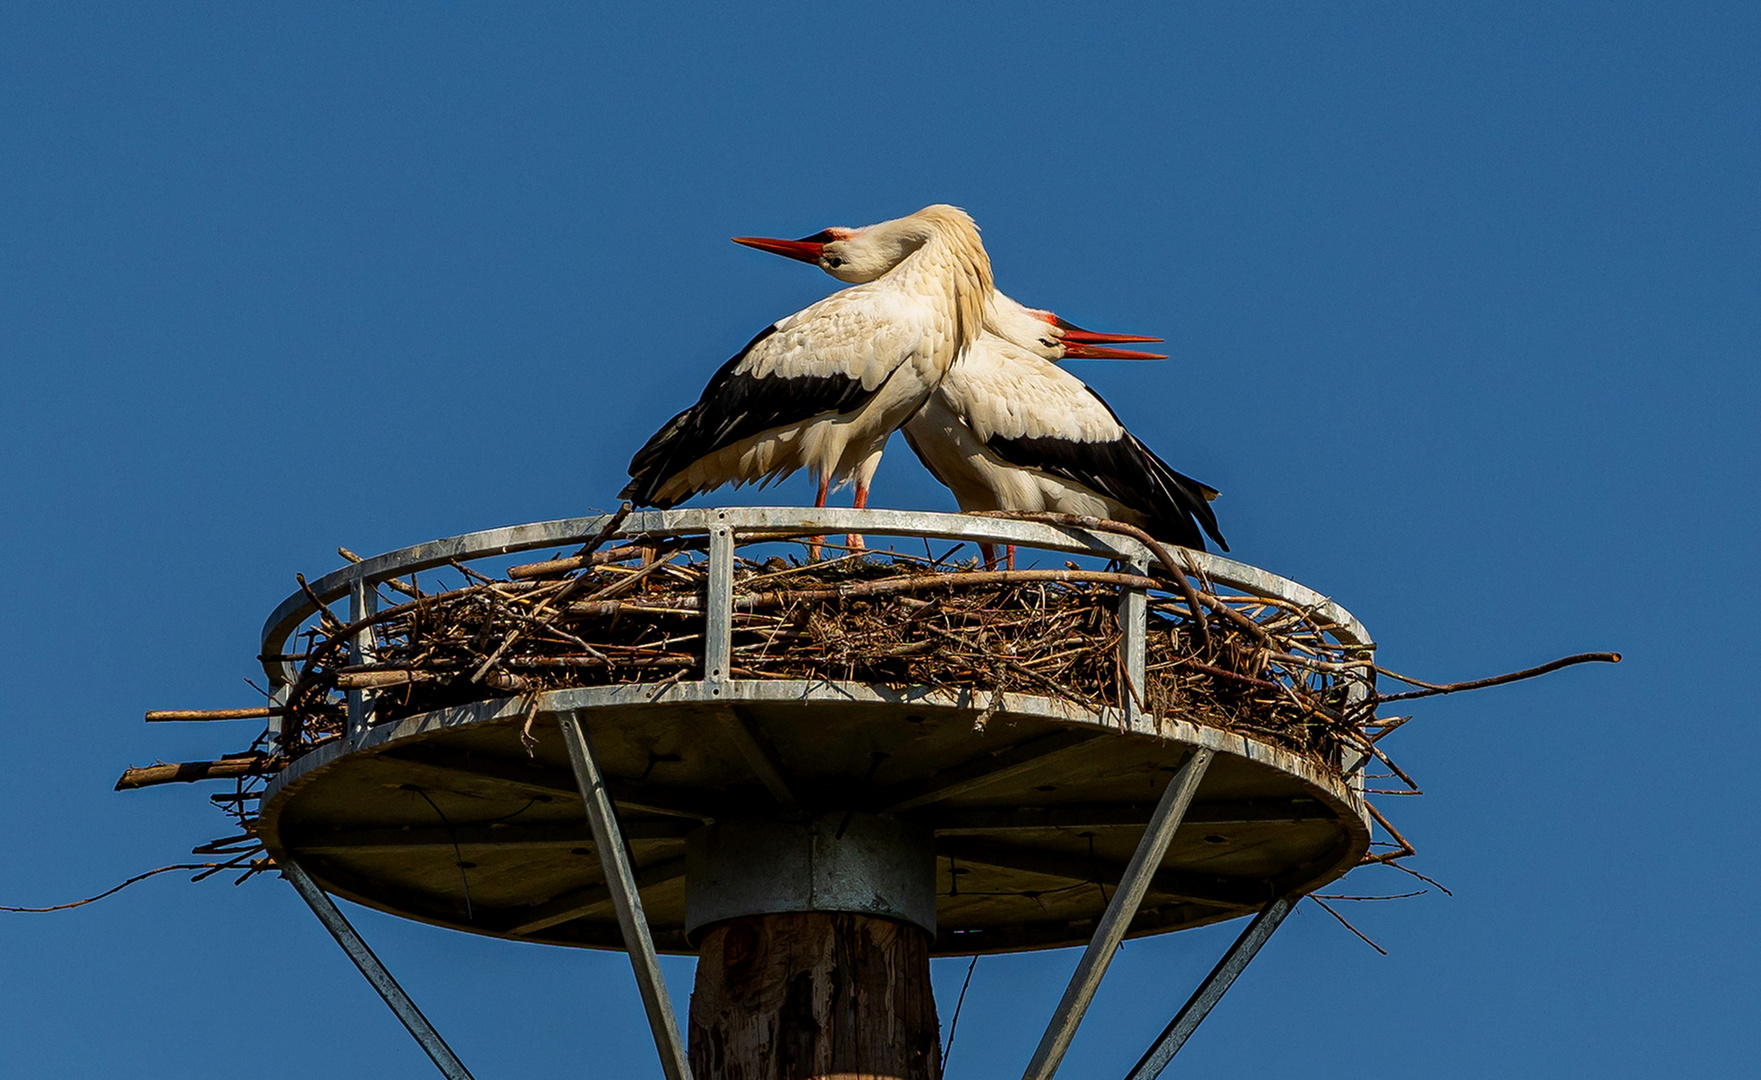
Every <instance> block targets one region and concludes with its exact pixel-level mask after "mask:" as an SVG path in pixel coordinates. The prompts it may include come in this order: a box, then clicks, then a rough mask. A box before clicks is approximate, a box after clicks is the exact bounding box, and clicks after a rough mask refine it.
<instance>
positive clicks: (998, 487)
mask: <svg viewBox="0 0 1761 1080" xmlns="http://www.w3.org/2000/svg"><path fill="white" fill-rule="evenodd" d="M847 235H849V232H848V231H846V230H837V229H828V230H826V231H825V232H822V233H819V234H817V235H816V236H811V237H806V238H804V239H801V240H774V239H769V238H760V237H739V238H736V243H741V244H745V245H746V246H748V247H755V248H758V249H760V250H763V251H769V252H772V253H774V254H779V255H785V256H788V257H790V258H793V259H798V260H800V261H802V262H811V263H814V264H815V265H817V266H819V267H820V268H821V269H822V270H824V271H825V272H826V273H828V274H830V275H832V276H833V277H836V278H839V279H840V280H845V281H850V280H874V279H875V278H877V277H879V276H880V275H884V274H886V273H887V272H888V269H889V268H888V267H886V266H885V265H884V264H882V263H879V262H875V261H864V260H860V259H852V258H850V257H849V255H848V253H847V252H846V250H845V248H844V246H843V244H844V238H845V236H847ZM1159 340H1160V339H1159V338H1152V337H1140V336H1136V335H1128V334H1100V333H1095V332H1093V331H1088V330H1083V329H1081V328H1080V327H1076V326H1074V325H1072V324H1070V323H1068V322H1066V321H1064V320H1062V319H1060V318H1058V317H1057V316H1056V315H1053V314H1052V313H1051V312H1047V311H1040V310H1038V309H1034V308H1029V307H1026V306H1024V305H1022V304H1020V303H1018V302H1016V301H1014V300H1012V299H1010V298H1009V297H1007V296H1005V295H1003V294H1002V293H993V299H992V304H991V307H990V309H989V310H988V311H987V313H986V320H985V328H984V333H983V334H981V335H980V337H979V339H978V340H977V341H976V342H975V343H974V344H973V346H972V347H971V348H970V349H968V350H967V351H966V352H965V353H964V354H962V356H961V357H960V358H959V359H958V361H957V362H956V363H955V364H954V366H953V367H952V368H951V369H950V370H949V372H948V374H947V376H946V377H945V378H944V379H943V380H942V381H941V383H940V384H939V385H938V386H937V387H936V389H935V391H934V392H933V393H932V394H931V395H930V397H929V400H928V401H926V402H925V403H924V406H923V407H922V408H921V409H920V410H919V411H918V413H917V414H916V415H914V416H913V417H911V419H910V420H908V421H907V422H906V424H905V426H904V432H905V439H906V441H907V442H908V443H909V444H910V446H911V449H912V450H913V451H914V452H915V453H916V454H917V457H918V459H919V460H920V461H922V462H923V464H924V467H925V468H927V469H928V470H929V471H930V474H931V475H932V476H934V477H935V478H936V479H937V480H938V481H940V482H941V483H942V484H943V485H944V486H946V487H947V488H948V489H949V490H950V491H952V492H953V493H954V498H955V501H956V502H958V503H959V505H960V508H961V509H962V510H966V511H974V510H1010V511H1025V512H1033V511H1054V512H1058V513H1067V514H1084V515H1091V516H1094V517H1101V518H1108V519H1111V520H1115V521H1123V522H1127V523H1129V524H1133V525H1137V526H1139V527H1140V528H1143V529H1145V530H1146V531H1148V532H1149V533H1150V534H1151V535H1152V536H1155V537H1157V538H1158V539H1162V540H1168V541H1171V542H1173V543H1176V544H1180V545H1182V546H1185V547H1192V548H1197V549H1199V550H1203V549H1204V534H1209V535H1210V537H1211V538H1212V539H1213V540H1215V541H1216V542H1217V545H1218V546H1219V547H1221V548H1222V549H1223V550H1224V551H1227V550H1229V545H1228V544H1227V543H1225V542H1224V540H1223V536H1222V533H1221V532H1220V531H1219V530H1218V527H1217V519H1216V515H1215V513H1213V512H1212V510H1211V507H1210V501H1211V500H1212V499H1214V498H1216V497H1217V491H1216V489H1215V488H1212V487H1210V486H1209V485H1207V484H1203V483H1200V482H1199V481H1197V480H1194V479H1192V478H1191V477H1189V476H1185V475H1183V474H1181V473H1179V472H1177V471H1175V470H1174V469H1173V468H1171V467H1170V466H1169V465H1168V463H1167V462H1165V461H1163V460H1162V459H1161V458H1160V457H1158V456H1156V454H1155V453H1154V452H1153V451H1151V450H1150V449H1149V447H1147V446H1145V445H1144V444H1143V443H1142V442H1141V441H1140V440H1138V439H1137V438H1136V437H1135V436H1133V435H1132V434H1131V433H1130V432H1129V431H1127V430H1126V429H1125V426H1124V425H1123V424H1121V423H1120V422H1119V418H1118V416H1117V414H1115V413H1114V412H1113V410H1112V408H1111V407H1110V406H1109V405H1108V404H1107V403H1106V402H1105V401H1104V400H1102V399H1101V397H1100V395H1099V394H1096V393H1095V392H1094V390H1093V389H1091V388H1090V387H1088V386H1087V385H1086V384H1084V383H1083V382H1082V381H1081V380H1080V379H1078V378H1076V376H1074V375H1072V374H1070V373H1069V372H1067V371H1065V370H1063V369H1062V368H1060V367H1058V366H1057V363H1056V361H1058V360H1062V359H1066V358H1084V359H1162V357H1160V356H1158V355H1157V354H1154V353H1144V352H1134V351H1128V350H1123V349H1113V348H1110V347H1107V346H1106V345H1103V344H1102V343H1108V344H1110V343H1115V342H1142V341H1159ZM1201 529H1202V530H1203V533H1201V531H1200V530H1201ZM985 554H986V560H987V561H991V562H994V561H995V559H994V556H993V555H992V553H991V552H989V551H987V552H986V553H985ZM1009 556H1010V557H1009V561H1010V563H1011V565H1012V564H1013V562H1014V552H1013V551H1011V552H1010V553H1009Z"/></svg>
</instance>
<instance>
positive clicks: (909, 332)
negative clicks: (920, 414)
mask: <svg viewBox="0 0 1761 1080" xmlns="http://www.w3.org/2000/svg"><path fill="white" fill-rule="evenodd" d="M840 232H841V233H842V234H843V237H842V239H841V240H840V242H839V245H838V247H839V250H840V251H841V252H842V253H843V254H842V255H840V256H838V257H839V258H841V259H849V260H851V261H854V262H861V263H863V264H865V265H866V264H882V263H884V264H885V265H886V266H887V267H888V269H889V270H891V271H892V272H891V273H886V274H885V276H881V275H880V274H876V275H875V276H874V277H873V278H871V279H868V280H866V281H865V282H864V283H863V284H858V285H856V286H854V287H852V288H848V289H844V290H842V291H840V292H837V293H834V294H832V295H831V296H828V297H826V298H825V299H824V300H821V301H820V302H818V303H817V304H814V305H812V306H810V307H807V308H804V309H803V310H801V311H798V312H796V313H795V314H793V315H790V316H789V317H788V318H785V319H782V320H781V321H779V322H777V323H775V324H773V325H771V326H769V327H767V328H766V329H764V330H763V331H762V332H761V333H759V335H758V336H757V337H755V338H753V339H752V341H751V342H750V343H748V344H747V346H746V347H745V348H744V349H742V350H741V351H740V352H739V354H738V355H736V356H735V357H734V358H733V359H731V360H729V361H728V362H727V363H726V364H723V365H722V367H721V370H719V371H717V372H716V373H715V375H714V376H712V377H711V378H710V380H709V386H708V387H707V388H705V389H704V391H703V396H702V397H701V398H699V399H698V401H697V404H695V405H693V406H691V407H690V408H688V409H686V410H685V411H684V412H681V413H679V414H678V415H677V416H675V417H673V418H672V419H671V420H669V421H667V423H666V424H665V425H664V426H663V427H662V428H661V429H660V430H659V431H658V432H656V433H655V434H654V436H653V437H652V438H650V439H649V440H648V443H647V444H646V445H645V446H643V447H642V449H641V450H639V451H637V453H636V456H635V458H634V459H632V460H631V462H630V478H631V479H630V483H629V486H628V487H626V488H625V489H624V490H623V492H622V494H621V495H620V497H621V498H626V499H629V500H631V501H632V502H634V503H636V504H637V505H639V506H659V507H662V508H665V507H670V506H674V505H676V504H678V503H679V502H681V501H683V500H684V499H687V498H689V497H691V496H692V495H695V494H697V493H699V492H703V491H709V490H711V489H713V488H716V487H720V486H721V485H723V484H730V483H731V484H735V485H740V484H745V483H753V482H756V483H760V484H765V483H769V482H770V481H772V480H775V479H778V478H781V477H784V476H787V475H788V474H790V473H792V472H794V471H796V470H797V469H801V468H806V469H808V470H809V471H810V472H811V473H812V475H813V477H814V479H815V480H816V482H817V484H818V494H817V495H816V496H815V499H814V505H815V506H824V505H825V500H826V494H827V492H828V491H829V490H830V489H831V488H833V487H842V486H843V485H844V484H846V483H849V482H851V481H854V482H855V484H856V499H855V505H856V506H858V507H862V506H865V505H867V502H868V487H869V482H870V481H871V480H872V479H873V478H874V471H875V468H876V467H877V466H878V465H879V464H880V457H881V450H882V449H883V448H884V447H885V446H886V442H887V439H888V437H889V436H891V435H892V433H893V432H894V431H895V430H897V429H898V427H899V426H900V425H901V424H903V423H904V422H905V421H906V420H908V419H909V418H910V417H911V416H912V414H914V413H916V412H917V410H918V409H920V408H921V407H922V406H923V403H924V402H925V401H927V400H928V399H929V395H930V394H931V393H932V392H933V391H934V390H935V388H936V386H937V385H938V384H939V383H940V382H941V381H942V377H943V376H944V375H946V374H947V372H948V369H949V367H950V366H951V365H952V364H953V363H954V360H955V358H956V357H958V356H959V355H960V354H962V353H963V352H965V351H966V350H967V349H968V348H969V347H970V346H971V345H972V343H973V341H974V340H976V339H977V337H978V335H979V332H980V328H981V326H982V323H983V320H984V316H985V312H986V311H987V310H988V309H989V307H990V300H991V292H992V284H991V265H990V259H989V257H988V256H987V255H986V254H985V250H984V245H983V244H982V243H981V242H980V240H979V237H978V226H977V225H975V224H973V221H972V219H971V218H970V217H968V216H967V215H966V213H965V212H964V211H962V210H959V209H956V208H955V207H952V206H941V205H937V206H926V207H924V208H923V209H922V210H919V211H918V212H917V213H915V214H911V215H910V216H908V217H902V218H897V219H895V220H892V221H883V222H881V223H879V224H876V225H869V226H867V227H865V228H862V229H852V230H840ZM822 235H826V234H822ZM852 546H854V547H860V546H861V541H860V538H852Z"/></svg>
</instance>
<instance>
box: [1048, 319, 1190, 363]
mask: <svg viewBox="0 0 1761 1080" xmlns="http://www.w3.org/2000/svg"><path fill="white" fill-rule="evenodd" d="M1052 325H1054V326H1056V327H1057V328H1058V329H1060V330H1062V331H1064V337H1063V342H1064V359H1066V360H1166V359H1168V358H1167V357H1166V356H1163V355H1162V354H1161V353H1153V352H1137V351H1136V350H1134V349H1105V348H1101V347H1100V346H1102V345H1108V344H1116V343H1118V342H1121V341H1160V340H1162V339H1161V338H1159V337H1149V336H1147V335H1145V334H1102V333H1098V332H1096V331H1094V330H1084V329H1083V328H1082V327H1080V326H1077V325H1076V324H1075V323H1069V322H1065V321H1064V320H1063V319H1055V321H1054V322H1053V324H1052Z"/></svg>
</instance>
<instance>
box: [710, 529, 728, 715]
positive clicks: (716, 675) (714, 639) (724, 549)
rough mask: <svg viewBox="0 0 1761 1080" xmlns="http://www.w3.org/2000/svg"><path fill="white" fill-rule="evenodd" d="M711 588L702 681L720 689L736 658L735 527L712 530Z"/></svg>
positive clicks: (714, 691)
mask: <svg viewBox="0 0 1761 1080" xmlns="http://www.w3.org/2000/svg"><path fill="white" fill-rule="evenodd" d="M708 576H709V591H708V595H707V596H705V597H704V598H703V624H704V625H703V681H704V683H705V684H706V685H708V686H709V688H710V692H711V693H713V694H719V693H721V688H722V684H723V683H725V682H727V680H728V673H729V672H728V669H729V668H730V667H731V666H732V664H733V661H734V645H733V634H734V530H733V528H732V527H731V526H728V525H714V526H712V527H711V528H710V530H709V575H708Z"/></svg>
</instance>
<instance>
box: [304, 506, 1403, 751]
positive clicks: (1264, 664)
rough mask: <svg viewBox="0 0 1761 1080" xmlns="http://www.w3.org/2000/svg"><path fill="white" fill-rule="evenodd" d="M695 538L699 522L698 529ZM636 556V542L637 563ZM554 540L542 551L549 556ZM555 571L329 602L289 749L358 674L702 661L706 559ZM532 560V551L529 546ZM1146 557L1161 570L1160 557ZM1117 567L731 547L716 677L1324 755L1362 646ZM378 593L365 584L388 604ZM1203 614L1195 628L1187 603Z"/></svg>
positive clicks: (1260, 608)
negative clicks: (1031, 700) (726, 621)
mask: <svg viewBox="0 0 1761 1080" xmlns="http://www.w3.org/2000/svg"><path fill="white" fill-rule="evenodd" d="M697 543H698V544H701V543H702V541H698V542H697ZM644 558H649V559H651V561H648V562H644V561H643V560H644ZM571 561H572V562H575V563H581V562H588V561H589V560H584V559H576V560H564V561H562V562H559V563H553V564H549V565H550V566H553V567H561V566H567V565H568V564H569V562H571ZM590 562H591V565H588V566H585V567H582V568H580V569H579V570H578V571H576V572H568V573H563V574H555V573H554V572H553V574H552V576H542V575H539V574H533V573H530V572H529V571H531V570H533V569H536V568H525V569H526V570H527V571H528V573H527V574H526V576H524V577H523V578H522V579H520V580H510V579H499V580H497V579H490V578H487V577H484V576H482V575H480V574H476V573H475V572H473V571H470V570H467V569H465V568H464V567H459V569H460V570H461V571H462V572H464V573H466V574H467V575H468V578H467V580H468V584H465V585H463V586H462V587H459V588H455V589H451V590H448V591H444V592H435V593H428V592H423V591H422V590H421V589H420V588H419V587H418V586H417V585H416V584H415V583H413V582H397V583H394V587H397V588H400V589H401V590H402V592H403V594H404V596H406V597H408V599H404V600H403V601H402V602H399V603H396V604H395V606H386V607H385V608H384V610H382V611H381V612H380V613H379V614H378V615H377V616H375V617H374V618H373V620H372V625H371V628H370V629H371V631H372V634H373V636H374V645H373V648H372V650H371V653H370V655H367V656H366V657H365V659H366V661H367V662H364V663H350V661H349V658H350V652H349V649H348V648H347V645H348V639H349V638H350V637H352V636H355V635H358V634H360V633H361V632H362V630H363V629H364V628H363V627H361V626H360V625H357V626H355V627H345V626H344V625H343V624H342V623H341V621H340V620H338V619H336V618H334V617H333V616H330V615H328V614H326V615H324V616H323V617H322V618H321V621H320V623H319V625H318V626H317V627H316V628H314V629H313V630H310V631H308V632H307V633H308V635H309V642H310V644H309V646H308V648H307V649H306V651H305V653H304V654H303V655H302V656H301V657H300V659H301V660H302V662H303V668H302V673H301V677H300V680H299V682H298V684H297V685H296V687H295V689H294V692H293V694H292V695H291V698H290V701H289V706H288V712H287V715H286V718H285V720H284V723H283V747H282V750H283V752H284V753H285V754H286V755H287V756H289V757H297V756H299V755H300V754H301V753H303V752H305V751H306V750H308V749H310V748H311V747H312V746H315V745H317V744H319V743H321V742H324V741H327V740H329V739H331V738H334V737H337V736H339V735H340V734H341V733H342V731H343V727H344V723H345V718H346V712H345V707H344V705H343V702H342V701H341V700H340V692H341V691H344V690H348V689H371V690H373V691H374V696H373V699H372V700H373V706H372V708H373V716H372V721H373V722H374V723H381V722H386V721H391V720H396V719H399V718H401V717H404V716H409V715H413V714H416V713H422V712H426V711H429V710H432V709H436V708H441V707H445V706H451V705H459V704H463V703H466V702H472V701H479V700H484V699H488V698H495V697H506V696H510V695H524V694H529V693H535V692H539V691H545V690H555V689H562V688H568V687H585V686H607V685H616V684H621V683H636V682H642V683H656V682H666V681H669V680H675V681H676V680H679V679H685V678H701V677H702V672H701V668H702V654H701V649H702V643H703V614H702V610H703V600H704V596H705V593H706V588H707V580H706V578H707V573H706V563H705V561H704V560H703V559H702V558H701V557H700V555H699V554H698V553H697V552H695V551H692V550H690V548H689V547H687V546H686V544H684V543H675V544H673V545H672V546H670V547H662V548H661V549H659V550H658V551H650V552H647V553H644V552H641V551H639V550H638V549H636V548H633V547H628V548H618V549H614V550H611V551H602V552H598V553H596V554H595V555H593V556H592V557H591V560H590ZM540 565H541V566H542V565H543V564H540ZM1163 574H1164V575H1165V572H1163ZM1126 585H1147V586H1149V593H1148V601H1147V607H1148V650H1147V657H1146V678H1145V680H1144V683H1145V685H1143V686H1134V685H1132V683H1131V680H1130V679H1129V678H1128V677H1126V675H1125V673H1124V672H1123V671H1122V670H1121V666H1120V662H1119V649H1118V646H1119V639H1120V634H1121V629H1120V621H1119V616H1118V610H1119V602H1120V594H1121V589H1122V587H1123V586H1126ZM1191 585H1192V587H1193V589H1194V591H1195V593H1196V597H1194V598H1192V599H1197V600H1198V601H1199V603H1198V604H1196V605H1195V604H1193V603H1192V599H1189V598H1188V597H1186V596H1185V595H1184V592H1183V590H1182V589H1180V588H1178V587H1177V585H1176V584H1175V583H1174V582H1173V581H1172V580H1171V578H1170V577H1169V576H1158V577H1156V578H1154V579H1148V578H1144V577H1141V576H1137V575H1134V574H1130V573H1123V572H1120V571H1119V570H1118V569H1117V568H1107V569H1083V568H1080V567H1078V566H1077V564H1075V563H1073V562H1072V563H1066V564H1065V565H1064V567H1063V568H1061V569H1055V570H1046V569H1030V570H1012V571H1002V570H987V569H984V568H983V567H982V566H980V565H979V564H977V563H976V562H968V563H965V564H956V565H948V564H945V563H943V562H941V561H939V560H934V559H929V558H917V557H913V556H908V555H902V554H897V553H892V552H884V553H871V554H867V555H863V554H852V555H849V556H846V557H843V558H838V559H833V560H829V561H825V562H807V563H800V562H797V561H795V560H793V559H787V560H786V559H783V558H781V557H773V558H770V559H768V560H765V561H762V562H758V561H753V560H748V559H738V560H736V565H735V573H734V589H733V591H734V598H735V602H734V606H735V611H734V616H733V633H732V645H733V651H732V670H731V672H730V673H729V677H730V678H734V679H808V680H854V681H859V682H868V683H879V684H884V685H887V686H892V687H906V686H919V687H921V686H929V687H935V688H939V689H948V690H963V691H971V692H975V693H976V695H977V700H979V701H981V702H982V701H985V700H987V696H991V697H994V696H995V695H997V694H999V693H1026V694H1037V695H1042V696H1048V697H1056V698H1061V699H1065V700H1068V701H1071V702H1075V703H1077V704H1079V705H1082V706H1084V707H1087V708H1090V709H1094V710H1101V709H1105V708H1109V707H1110V708H1118V707H1119V706H1120V705H1121V704H1122V701H1121V698H1122V696H1123V695H1132V696H1134V697H1135V698H1136V699H1137V703H1138V705H1139V707H1140V708H1142V709H1144V710H1146V711H1148V712H1150V713H1153V714H1154V715H1155V716H1157V717H1172V718H1176V719H1181V720H1187V721H1191V722H1193V723H1197V724H1203V725H1206V726H1209V727H1214V728H1221V729H1223V730H1226V731H1232V732H1238V733H1240V734H1243V735H1248V736H1251V737H1254V738H1256V739H1260V740H1262V741H1265V742H1268V743H1271V744H1273V745H1276V746H1279V747H1282V748H1284V749H1287V750H1291V751H1295V752H1297V753H1299V754H1302V755H1303V756H1305V757H1307V758H1309V759H1311V760H1313V761H1314V762H1315V763H1316V764H1317V765H1320V766H1321V767H1323V768H1326V769H1329V770H1333V771H1337V770H1338V768H1339V761H1340V756H1341V754H1340V752H1341V750H1342V748H1343V747H1344V746H1345V745H1347V744H1349V745H1352V746H1356V747H1363V746H1365V745H1366V744H1367V735H1366V732H1365V730H1364V728H1365V725H1366V724H1368V725H1373V724H1374V722H1375V721H1374V705H1373V703H1374V701H1375V694H1374V678H1375V674H1374V669H1373V667H1372V665H1371V661H1370V655H1371V653H1370V648H1369V647H1368V646H1363V645H1345V644H1342V643H1340V642H1338V641H1336V640H1334V638H1333V637H1332V636H1330V630H1331V629H1332V628H1331V627H1330V626H1329V625H1327V624H1326V623H1325V622H1324V621H1323V620H1322V619H1320V618H1319V617H1318V616H1317V615H1316V614H1315V612H1313V611H1311V610H1307V609H1303V608H1300V607H1297V606H1296V605H1293V604H1291V603H1289V602H1287V601H1283V600H1277V599H1270V598H1264V597H1255V596H1244V595H1238V594H1234V593H1231V592H1228V591H1226V590H1223V589H1221V588H1219V587H1216V586H1214V585H1213V584H1212V583H1210V582H1207V581H1205V580H1204V579H1203V578H1202V576H1198V577H1194V578H1193V579H1191ZM393 599H396V598H395V597H393V598H386V600H384V601H382V603H389V601H390V600H393ZM1200 619H1202V620H1203V621H1204V627H1203V630H1202V632H1201V630H1200V627H1199V620H1200Z"/></svg>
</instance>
